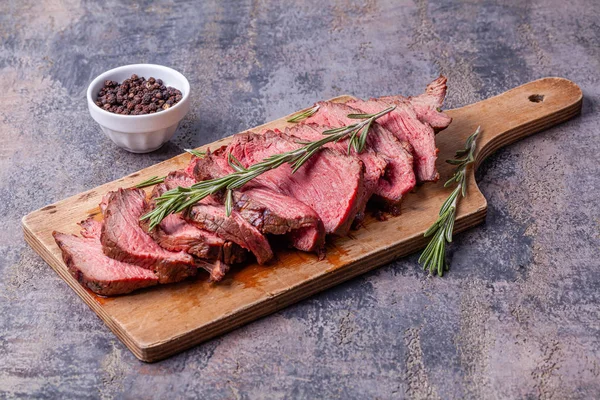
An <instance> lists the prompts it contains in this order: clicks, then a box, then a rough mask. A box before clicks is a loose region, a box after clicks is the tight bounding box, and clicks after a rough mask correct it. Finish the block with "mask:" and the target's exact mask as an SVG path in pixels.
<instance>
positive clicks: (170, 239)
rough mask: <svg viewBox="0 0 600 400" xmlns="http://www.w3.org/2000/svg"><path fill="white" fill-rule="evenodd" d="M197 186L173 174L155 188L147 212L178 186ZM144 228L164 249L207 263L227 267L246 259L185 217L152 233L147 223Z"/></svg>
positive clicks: (233, 246)
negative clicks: (180, 252)
mask: <svg viewBox="0 0 600 400" xmlns="http://www.w3.org/2000/svg"><path fill="white" fill-rule="evenodd" d="M194 182H195V181H194V180H193V179H192V178H190V177H189V176H187V175H186V174H185V173H184V172H183V171H174V172H171V173H170V174H169V175H167V177H166V178H165V181H164V183H162V184H159V185H156V186H155V187H154V190H153V191H152V195H151V199H152V200H151V201H150V203H149V205H148V207H149V209H148V210H147V211H150V210H151V209H153V208H154V206H155V204H154V201H153V199H154V198H156V197H158V196H160V195H162V194H163V193H164V192H166V191H167V190H171V189H174V188H176V187H177V186H181V187H189V186H191V185H192V184H193V183H194ZM142 227H143V228H144V230H145V231H146V232H148V233H149V234H150V236H152V238H153V239H154V240H155V241H156V242H157V243H158V244H159V245H160V246H161V247H162V248H164V249H166V250H169V251H184V252H186V253H188V254H192V255H194V256H196V257H199V258H202V259H205V260H209V261H217V260H218V261H222V262H224V263H225V264H235V263H239V262H242V261H244V260H245V259H246V251H245V250H244V249H242V248H241V247H240V246H238V245H237V244H235V243H232V242H230V241H226V240H224V239H222V238H220V237H219V236H218V235H217V234H215V233H214V232H209V231H206V230H203V229H200V228H198V227H196V226H195V225H194V224H192V223H190V222H188V221H186V220H185V219H184V218H183V216H182V215H181V214H170V215H168V216H167V217H165V219H163V220H162V222H161V223H160V224H159V225H158V226H157V227H156V228H154V229H152V230H149V229H148V224H147V223H142Z"/></svg>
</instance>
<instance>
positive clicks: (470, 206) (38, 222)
mask: <svg viewBox="0 0 600 400" xmlns="http://www.w3.org/2000/svg"><path fill="white" fill-rule="evenodd" d="M350 98H351V97H350V96H341V97H337V98H336V99H334V100H335V101H338V102H344V101H347V100H348V99H350ZM582 98H583V96H582V92H581V90H580V89H579V87H578V86H577V85H576V84H574V83H573V82H571V81H568V80H566V79H562V78H544V79H540V80H537V81H534V82H530V83H527V84H525V85H523V86H519V87H517V88H515V89H512V90H510V91H508V92H506V93H503V94H501V95H499V96H496V97H492V98H490V99H487V100H484V101H480V102H478V103H475V104H471V105H469V106H466V107H462V108H458V109H455V110H450V111H448V114H449V115H450V116H452V118H453V120H454V121H453V122H452V124H451V125H450V127H449V128H448V129H446V130H445V131H443V132H441V133H440V134H439V135H437V139H436V140H437V144H438V147H439V149H440V154H439V158H438V164H437V167H438V169H439V171H440V180H439V182H437V183H435V184H434V183H429V184H425V185H423V186H421V187H419V188H418V189H417V190H416V191H415V192H414V193H410V194H409V195H408V196H407V197H406V199H405V200H404V202H403V203H402V215H400V216H398V217H393V218H389V219H388V220H387V221H378V220H376V219H374V218H371V217H367V218H366V221H365V223H364V226H363V227H361V228H360V229H359V230H356V231H352V232H351V234H350V235H348V236H347V237H344V238H335V239H334V238H330V239H329V240H328V244H327V256H326V258H325V259H324V260H322V261H319V260H317V258H316V257H315V255H313V254H308V253H303V252H299V251H294V250H280V251H278V252H277V260H276V261H275V262H273V263H272V264H271V265H269V266H260V265H248V266H246V267H244V268H235V269H233V271H231V272H230V273H229V274H228V275H227V278H226V279H225V280H224V281H223V282H220V283H219V284H211V283H208V281H207V279H208V278H207V276H205V275H202V277H200V278H199V279H197V280H194V281H188V282H181V283H178V284H172V285H164V286H160V287H153V288H149V289H147V290H143V291H140V292H137V293H133V294H130V295H126V296H120V297H113V298H103V297H99V296H96V295H94V294H93V293H91V292H89V291H87V290H86V289H84V288H83V286H81V285H80V284H79V283H78V282H77V281H76V280H75V279H74V278H73V277H72V276H71V275H70V274H69V272H68V270H67V268H66V266H65V264H64V263H63V260H62V258H61V253H60V250H59V249H58V247H57V245H56V243H55V242H54V240H53V238H52V235H51V234H52V231H54V230H57V231H60V232H65V233H76V234H78V231H79V229H78V228H79V227H78V226H77V222H79V221H82V220H84V219H86V218H87V217H88V216H89V215H98V213H99V210H98V207H97V206H98V204H99V202H100V199H101V197H102V196H103V195H104V194H105V193H106V192H108V191H111V190H115V189H117V188H119V187H130V186H133V185H135V184H137V183H139V182H141V181H142V180H145V179H147V178H149V177H151V176H156V175H158V176H163V175H166V174H167V173H168V172H169V171H172V170H175V169H179V168H182V167H184V166H185V165H186V164H187V163H188V161H189V159H190V155H189V154H187V153H186V154H182V155H180V156H177V157H175V158H172V159H170V160H167V161H164V162H162V163H160V164H157V165H154V166H152V167H149V168H146V169H143V170H141V171H138V172H136V173H133V174H131V175H129V176H126V177H124V178H121V179H119V180H116V181H114V182H110V183H107V184H105V185H102V186H99V187H97V188H95V189H92V190H89V191H87V192H84V193H81V194H78V195H76V196H73V197H70V198H68V199H65V200H62V201H59V202H58V203H54V204H52V205H49V206H46V207H44V208H42V209H40V210H37V211H34V212H32V213H31V214H29V215H27V216H25V217H24V218H23V231H24V234H25V240H26V241H27V242H28V243H29V244H30V245H31V247H33V249H34V250H35V251H36V252H38V253H39V254H40V255H41V256H42V258H43V259H44V260H46V262H47V263H48V264H50V266H51V267H52V268H54V270H55V271H56V272H57V273H58V274H59V275H60V276H61V278H63V279H64V280H65V282H66V283H67V284H68V285H69V286H70V287H71V288H72V289H73V290H74V291H75V292H76V293H77V294H78V295H79V296H80V297H81V298H82V299H83V301H85V302H86V304H87V305H88V306H90V308H91V309H92V310H94V311H95V312H96V314H98V316H99V317H100V318H101V319H102V320H103V321H104V322H105V323H106V325H108V327H109V328H110V329H111V330H112V331H113V332H114V333H115V334H116V335H117V336H118V337H119V339H121V340H122V341H123V343H125V345H126V346H127V347H128V348H129V349H130V350H131V351H132V352H133V353H134V354H135V356H136V357H138V358H139V359H140V360H143V361H148V362H152V361H157V360H160V359H162V358H165V357H168V356H170V355H172V354H175V353H177V352H180V351H182V350H184V349H187V348H189V347H191V346H194V345H196V344H198V343H200V342H202V341H205V340H207V339H209V338H212V337H214V336H216V335H220V334H222V333H224V332H227V331H230V330H232V329H234V328H236V327H239V326H240V325H242V324H245V323H247V322H250V321H252V320H255V319H257V318H259V317H262V316H264V315H267V314H270V313H272V312H274V311H276V310H279V309H281V308H283V307H286V306H288V305H290V304H293V303H295V302H297V301H299V300H301V299H303V298H306V297H308V296H310V295H312V294H314V293H317V292H320V291H321V290H324V289H327V288H328V287H331V286H333V285H336V284H338V283H340V282H343V281H345V280H347V279H350V278H352V277H354V276H357V275H360V274H362V273H364V272H366V271H369V270H371V269H373V268H376V267H378V266H380V265H383V264H386V263H389V262H390V261H391V260H393V259H395V258H398V257H402V256H405V255H407V254H410V253H412V252H415V251H417V250H419V249H421V248H423V247H424V246H425V244H426V239H424V238H423V233H424V232H425V230H426V229H427V228H428V227H429V226H430V225H431V223H432V222H433V221H434V220H435V219H436V217H437V213H438V210H439V208H440V205H441V204H442V202H443V201H444V200H445V199H446V197H447V196H448V194H449V192H450V189H445V188H444V187H443V183H444V182H445V181H446V180H447V179H448V178H449V177H450V176H451V174H452V171H453V168H452V166H450V165H448V164H446V163H445V162H444V161H445V160H447V159H449V158H453V156H454V153H455V151H456V150H457V149H459V148H462V147H463V146H464V142H465V139H466V138H467V137H468V136H469V135H470V134H471V133H473V132H474V131H475V129H476V128H477V126H478V125H481V128H482V133H481V134H480V136H479V139H478V146H477V147H478V149H477V162H476V166H477V165H479V164H480V163H481V161H483V160H484V159H485V158H486V157H487V156H489V155H490V154H491V153H493V152H494V151H495V150H497V149H499V148H500V147H502V146H505V145H508V144H510V143H512V142H514V141H516V140H518V139H521V138H523V137H525V136H528V135H531V134H533V133H535V132H539V131H541V130H544V129H546V128H549V127H551V126H554V125H556V124H558V123H560V122H563V121H566V120H568V119H570V118H572V117H574V116H575V115H577V114H579V113H580V111H581V103H582ZM287 118H288V117H284V118H281V119H278V120H276V121H273V122H270V123H268V124H265V125H263V126H260V127H257V128H256V129H257V130H260V129H264V128H283V127H284V126H286V124H287V123H286V122H285V121H286V119H287ZM229 140H230V139H229V138H225V139H222V140H220V141H217V142H215V143H212V144H210V145H207V146H203V147H201V148H199V150H204V149H205V148H208V147H210V148H212V149H215V148H217V147H219V146H221V145H224V144H226V143H228V142H229ZM468 179H469V182H468V195H467V197H466V198H465V199H463V200H461V202H460V206H459V208H458V217H457V221H456V225H455V228H454V229H455V232H460V231H463V230H465V229H467V228H470V227H472V226H474V225H477V224H479V223H481V222H482V221H483V220H484V219H485V214H486V209H487V203H486V200H485V198H484V197H483V195H482V194H481V192H480V191H479V189H478V188H477V184H476V182H475V178H474V174H473V170H472V169H471V170H470V172H469V177H468ZM423 273H425V272H423Z"/></svg>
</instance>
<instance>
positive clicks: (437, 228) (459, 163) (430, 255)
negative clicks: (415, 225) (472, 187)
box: [419, 127, 480, 276]
mask: <svg viewBox="0 0 600 400" xmlns="http://www.w3.org/2000/svg"><path fill="white" fill-rule="evenodd" d="M479 131H480V127H477V130H476V131H475V133H473V134H472V135H471V136H469V137H468V139H467V141H466V143H465V148H464V149H461V150H458V151H457V152H456V156H455V158H456V159H453V160H447V161H446V162H447V163H448V164H452V165H456V171H455V172H454V175H452V177H451V178H450V179H448V181H447V182H446V183H445V184H444V187H448V186H450V185H451V184H453V183H456V184H457V185H456V188H454V190H453V191H452V193H450V196H448V198H447V199H446V201H444V204H442V207H441V208H440V213H439V217H438V219H437V220H436V221H435V222H434V223H433V225H431V226H430V227H429V229H427V231H426V232H425V237H429V236H432V238H431V240H430V241H429V244H428V245H427V247H426V248H425V250H424V251H423V253H422V254H421V257H419V264H423V269H428V268H429V273H431V274H433V273H435V271H437V274H438V276H443V275H444V271H447V270H448V269H449V267H450V266H449V265H448V262H447V261H446V243H450V242H452V231H453V229H454V221H455V218H456V207H457V205H458V200H459V195H462V197H465V196H466V195H467V176H466V170H467V166H468V165H469V164H472V163H473V162H474V161H475V148H476V145H477V143H476V141H477V136H478V135H479ZM458 157H463V158H458Z"/></svg>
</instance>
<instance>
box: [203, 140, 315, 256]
mask: <svg viewBox="0 0 600 400" xmlns="http://www.w3.org/2000/svg"><path fill="white" fill-rule="evenodd" d="M232 172H234V170H233V168H231V166H230V165H229V164H228V162H227V159H226V153H225V148H224V147H222V148H220V149H218V150H217V151H215V152H214V153H211V154H208V155H207V156H206V157H205V158H204V159H202V160H201V161H199V162H198V163H197V164H196V165H195V176H196V180H198V181H200V180H207V179H214V178H219V177H222V176H224V175H227V174H230V173H232ZM233 197H234V202H233V206H234V209H235V210H236V211H238V212H239V213H240V214H241V215H242V217H243V218H245V219H246V221H248V222H250V224H251V225H253V226H254V227H256V228H257V229H258V230H260V231H261V232H262V233H270V234H275V235H288V237H289V238H290V239H291V242H292V245H293V246H294V247H295V248H297V249H299V250H303V251H314V252H318V253H320V252H321V250H322V249H323V246H324V244H325V228H324V226H323V223H322V221H321V219H320V218H319V216H318V214H317V213H316V212H315V211H314V210H313V209H312V208H310V207H309V206H307V205H306V204H304V203H302V202H300V201H298V200H296V199H295V198H293V197H290V196H287V195H284V194H282V193H279V192H276V191H273V190H271V189H268V188H266V187H260V186H259V185H254V187H242V188H240V189H239V190H236V191H234V193H233Z"/></svg>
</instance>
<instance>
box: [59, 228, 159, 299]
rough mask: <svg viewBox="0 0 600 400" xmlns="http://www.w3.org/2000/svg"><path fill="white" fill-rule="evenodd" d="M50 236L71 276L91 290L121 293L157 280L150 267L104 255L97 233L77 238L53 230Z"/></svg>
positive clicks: (110, 294) (106, 294) (143, 286)
mask: <svg viewBox="0 0 600 400" xmlns="http://www.w3.org/2000/svg"><path fill="white" fill-rule="evenodd" d="M84 229H85V228H84ZM90 234H92V233H90ZM52 236H54V240H55V241H56V244H58V247H59V248H60V250H61V252H62V256H63V260H64V261H65V264H66V265H67V268H68V269H69V272H70V273H71V275H73V277H74V278H75V279H77V280H78V281H79V282H80V283H81V284H82V285H83V286H85V287H87V288H89V289H90V290H91V291H92V292H94V293H97V294H100V295H103V296H114V295H118V294H125V293H130V292H132V291H134V290H137V289H141V288H145V287H148V286H153V285H156V284H157V283H158V281H159V279H158V276H157V275H156V274H155V273H154V272H152V271H150V270H147V269H144V268H141V267H138V266H136V265H132V264H127V263H124V262H121V261H117V260H113V259H112V258H110V257H107V256H106V255H105V254H104V252H103V251H102V244H101V243H100V238H99V237H98V236H96V237H84V238H80V237H77V236H74V235H66V234H64V233H59V232H53V233H52Z"/></svg>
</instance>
